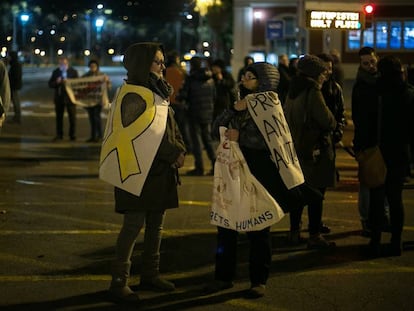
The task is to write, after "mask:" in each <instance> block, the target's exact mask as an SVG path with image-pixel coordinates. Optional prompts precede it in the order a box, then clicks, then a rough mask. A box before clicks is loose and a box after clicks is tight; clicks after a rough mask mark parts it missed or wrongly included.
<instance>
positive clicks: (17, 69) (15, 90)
mask: <svg viewBox="0 0 414 311" xmlns="http://www.w3.org/2000/svg"><path fill="white" fill-rule="evenodd" d="M9 64H10V68H9V81H10V91H11V101H12V102H13V110H14V117H13V119H12V120H11V121H12V122H13V123H18V124H20V123H21V116H22V112H21V106H20V95H19V90H20V89H21V88H22V76H23V71H22V64H21V63H20V62H19V58H18V55H17V52H16V51H11V52H10V54H9Z"/></svg>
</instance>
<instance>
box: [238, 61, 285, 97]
mask: <svg viewBox="0 0 414 311" xmlns="http://www.w3.org/2000/svg"><path fill="white" fill-rule="evenodd" d="M246 71H250V72H251V73H253V74H254V75H255V77H256V78H257V80H258V82H259V87H258V89H257V91H258V92H267V91H274V92H276V91H277V87H278V85H279V79H280V74H279V71H278V70H277V68H276V67H275V66H273V65H272V64H269V63H266V62H257V63H253V64H251V65H249V66H248V67H247V68H246V70H245V72H246Z"/></svg>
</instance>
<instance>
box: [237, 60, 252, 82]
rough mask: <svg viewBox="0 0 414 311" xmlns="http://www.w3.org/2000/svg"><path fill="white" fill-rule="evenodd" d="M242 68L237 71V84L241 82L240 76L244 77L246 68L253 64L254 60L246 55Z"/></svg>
mask: <svg viewBox="0 0 414 311" xmlns="http://www.w3.org/2000/svg"><path fill="white" fill-rule="evenodd" d="M243 63H244V66H243V67H242V68H240V69H239V73H238V74H237V83H239V82H240V81H241V78H242V76H243V75H244V72H245V70H246V68H247V67H248V66H249V65H251V64H253V63H254V58H253V57H251V56H250V55H247V56H245V57H244V61H243Z"/></svg>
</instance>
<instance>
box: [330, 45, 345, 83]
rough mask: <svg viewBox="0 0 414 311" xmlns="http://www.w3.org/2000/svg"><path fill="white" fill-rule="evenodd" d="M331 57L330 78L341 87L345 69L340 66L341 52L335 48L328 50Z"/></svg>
mask: <svg viewBox="0 0 414 311" xmlns="http://www.w3.org/2000/svg"><path fill="white" fill-rule="evenodd" d="M330 55H331V57H332V78H333V79H334V80H335V81H336V83H338V84H339V86H340V87H341V88H343V87H344V81H345V70H344V68H343V66H342V61H341V54H340V53H339V51H338V50H337V49H332V50H331V51H330Z"/></svg>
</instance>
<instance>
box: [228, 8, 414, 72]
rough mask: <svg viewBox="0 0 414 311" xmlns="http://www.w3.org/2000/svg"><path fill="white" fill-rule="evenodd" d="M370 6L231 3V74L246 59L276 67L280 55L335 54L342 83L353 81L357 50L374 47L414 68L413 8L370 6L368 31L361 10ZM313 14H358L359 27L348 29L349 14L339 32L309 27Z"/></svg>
mask: <svg viewBox="0 0 414 311" xmlns="http://www.w3.org/2000/svg"><path fill="white" fill-rule="evenodd" d="M368 3H369V2H368V1H353V0H350V1H345V0H342V1H336V0H329V1H327V0H321V1H307V0H274V1H258V0H256V1H247V0H234V23H233V46H234V54H233V59H232V68H233V70H234V72H236V71H237V70H238V68H240V67H242V65H243V59H244V57H245V56H246V55H251V56H253V57H254V58H255V60H256V61H261V60H266V61H268V62H270V63H275V64H276V63H277V55H280V54H287V55H289V56H299V55H301V54H305V53H312V54H318V53H323V52H329V51H331V50H333V49H336V50H338V51H339V53H340V55H341V58H342V62H343V66H344V68H345V74H346V78H353V77H354V76H355V72H356V68H357V66H358V50H359V49H360V48H361V47H362V46H372V47H374V48H375V49H376V50H377V52H378V54H379V55H380V56H381V55H386V54H393V55H396V56H398V57H399V58H400V59H401V61H402V62H403V63H405V64H411V63H414V2H413V1H412V0H376V1H375V2H371V3H372V4H373V8H374V11H373V13H372V15H370V16H367V18H366V19H367V20H366V21H365V22H367V27H366V28H364V27H365V22H364V20H365V14H364V12H363V10H364V6H365V5H366V4H368ZM315 11H317V12H331V13H332V12H336V13H337V14H339V13H341V14H342V13H350V12H353V13H358V12H359V13H360V17H361V20H360V21H359V22H360V23H362V25H361V27H360V28H359V29H358V27H355V29H352V27H353V25H356V21H354V20H352V16H351V15H350V14H348V15H349V16H347V18H348V17H350V20H347V21H345V20H344V21H341V23H339V22H336V24H337V25H336V26H337V27H333V26H332V23H331V22H332V20H331V21H328V22H326V20H319V21H314V23H312V25H311V24H309V18H310V16H311V15H310V14H311V13H312V12H315ZM338 12H339V13H338ZM368 18H369V19H370V21H368ZM371 19H372V21H371ZM368 22H369V24H370V25H369V24H368ZM338 23H339V24H338ZM314 25H316V27H313V26H314Z"/></svg>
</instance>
